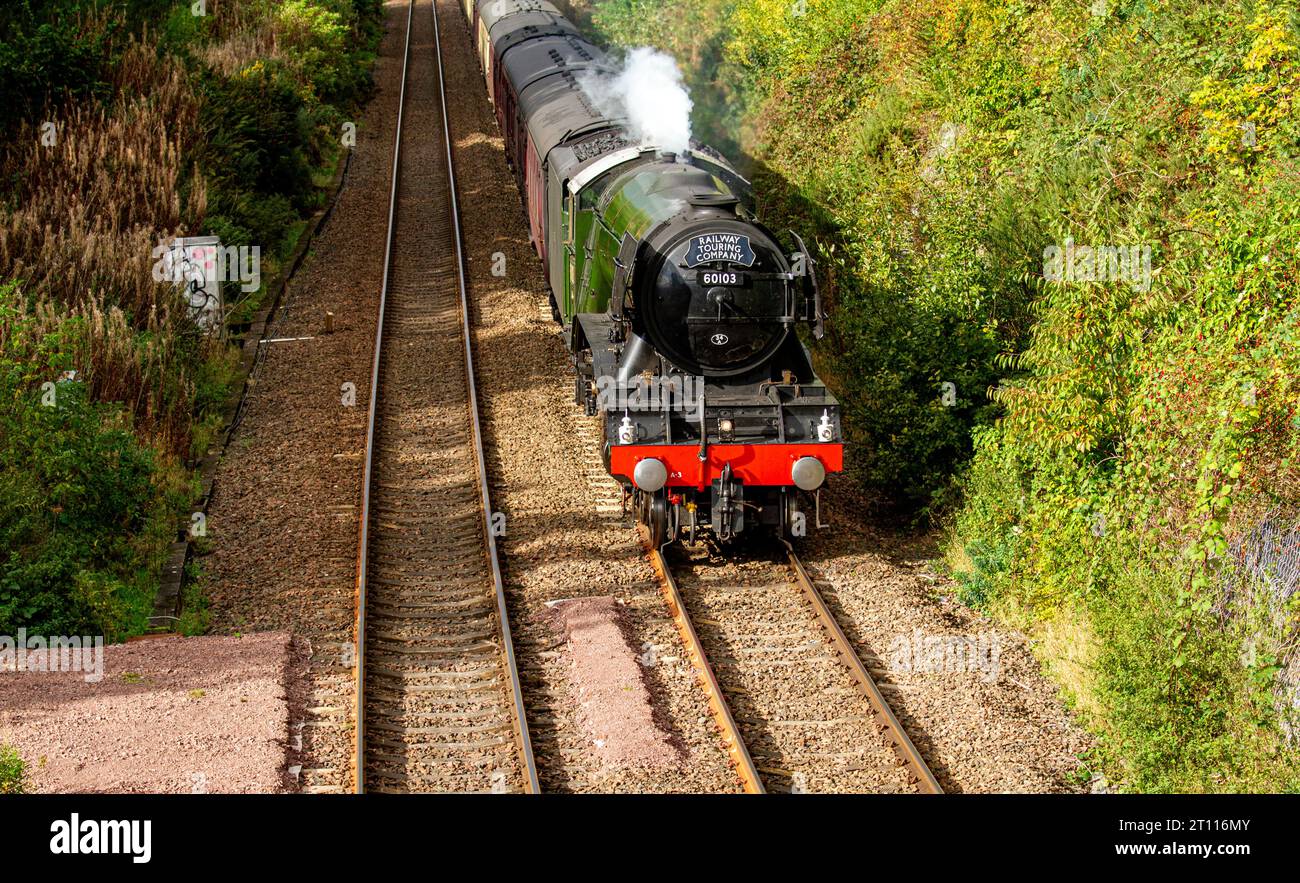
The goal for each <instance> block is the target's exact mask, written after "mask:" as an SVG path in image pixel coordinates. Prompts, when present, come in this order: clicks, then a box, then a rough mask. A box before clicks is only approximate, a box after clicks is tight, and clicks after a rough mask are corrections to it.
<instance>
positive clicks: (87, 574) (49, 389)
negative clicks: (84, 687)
mask: <svg viewBox="0 0 1300 883" xmlns="http://www.w3.org/2000/svg"><path fill="white" fill-rule="evenodd" d="M0 309H3V307H0ZM52 343H57V342H51V341H49V340H48V339H47V341H45V343H44V345H43V346H41V347H39V348H38V347H36V346H30V347H27V348H24V347H22V346H21V344H19V345H13V344H11V346H10V348H9V350H8V351H7V352H4V353H0V550H3V552H0V556H3V557H0V634H13V633H14V632H15V631H16V630H17V629H18V628H20V627H25V628H27V629H29V630H30V631H32V632H35V633H40V634H49V635H76V634H95V635H105V636H108V637H109V638H110V639H111V638H119V637H122V636H125V635H127V634H133V633H137V632H139V631H142V630H143V628H144V625H145V621H146V619H147V616H148V614H149V613H150V612H152V602H153V595H152V586H153V585H154V580H155V579H156V576H155V575H154V574H152V573H151V572H150V570H151V568H152V567H154V566H156V564H157V562H156V561H154V560H152V559H151V558H148V557H146V556H144V555H143V554H142V551H143V550H142V549H141V547H140V545H139V543H138V542H137V541H135V540H134V537H135V536H136V535H137V534H139V533H140V532H142V531H143V530H144V529H145V528H146V526H147V525H148V523H149V521H150V519H151V517H153V518H156V517H157V515H158V511H157V510H158V502H159V501H158V499H157V489H156V488H155V486H154V483H153V479H154V475H155V457H154V453H153V451H152V450H151V449H150V448H148V447H146V446H144V445H143V444H142V443H141V441H140V440H139V439H138V438H137V437H136V436H135V434H134V433H133V432H131V430H130V428H129V426H128V425H125V424H124V422H123V409H122V408H121V407H120V406H117V405H96V404H93V403H91V402H89V401H87V398H86V393H85V389H84V387H83V386H82V384H81V383H79V382H76V381H67V382H59V383H53V382H50V381H48V380H46V381H44V383H45V384H47V385H45V386H43V387H39V388H36V389H33V386H34V385H35V383H37V382H40V378H43V377H49V376H57V375H58V370H57V368H58V365H59V361H60V360H59V354H58V351H57V350H56V349H53V347H52V345H51V344H52Z"/></svg>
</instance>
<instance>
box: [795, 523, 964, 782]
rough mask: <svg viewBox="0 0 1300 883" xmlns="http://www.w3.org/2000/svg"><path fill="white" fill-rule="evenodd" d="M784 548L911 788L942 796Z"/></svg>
mask: <svg viewBox="0 0 1300 883" xmlns="http://www.w3.org/2000/svg"><path fill="white" fill-rule="evenodd" d="M782 543H783V544H784V545H785V553H786V557H787V560H788V561H789V563H790V568H791V570H793V571H794V574H795V582H796V583H798V584H799V588H800V589H801V590H802V591H803V594H804V597H805V598H806V599H807V600H808V603H809V604H811V605H812V608H813V612H814V613H816V614H817V620H818V622H819V623H820V624H821V627H822V629H823V631H825V632H826V634H827V636H828V637H829V638H830V639H831V644H832V645H833V646H834V647H835V652H836V653H837V654H838V655H839V657H840V661H841V662H843V663H844V665H845V667H847V668H848V670H849V672H850V673H851V674H852V675H853V680H854V681H855V682H856V683H857V685H858V690H859V691H860V692H861V693H862V695H863V696H865V697H866V698H867V701H868V702H870V703H871V708H872V710H873V711H874V712H875V716H876V723H877V724H878V725H879V726H880V727H881V728H882V729H883V730H884V733H885V738H886V739H888V740H889V744H890V747H891V748H893V750H894V753H895V754H897V755H898V757H899V759H900V760H901V761H902V762H903V763H904V764H906V765H907V767H908V769H909V770H910V771H911V773H912V777H913V780H914V784H915V785H916V787H917V789H918V790H920V791H921V792H922V793H924V794H942V793H943V788H941V787H940V786H939V781H938V780H937V779H936V778H935V777H934V773H932V772H931V771H930V767H929V765H927V764H926V762H925V758H923V757H922V756H921V752H920V751H918V750H917V748H916V745H914V744H913V743H912V740H911V739H910V738H909V737H908V735H907V731H906V730H904V729H903V725H902V724H901V723H900V722H899V720H898V717H897V716H896V715H895V714H894V711H893V709H891V708H890V707H889V703H888V702H887V701H885V696H884V694H883V693H881V692H880V687H878V686H877V685H876V682H875V681H874V680H872V678H871V674H870V673H869V672H868V671H867V667H866V666H865V665H864V664H863V663H862V659H861V658H859V656H858V654H857V651H856V650H854V649H853V644H852V643H851V642H850V641H849V638H848V636H847V635H845V634H844V630H843V629H842V628H840V624H839V622H838V621H837V620H836V619H835V615H834V614H833V613H832V612H831V609H830V607H828V606H827V605H826V599H824V598H823V597H822V595H821V592H819V591H817V586H816V585H814V584H813V580H812V577H811V576H810V575H809V574H808V571H807V569H805V568H804V566H803V562H802V561H800V560H799V556H798V555H796V554H795V551H794V547H793V546H791V545H790V543H789V542H788V541H786V540H782Z"/></svg>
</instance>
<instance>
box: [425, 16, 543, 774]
mask: <svg viewBox="0 0 1300 883" xmlns="http://www.w3.org/2000/svg"><path fill="white" fill-rule="evenodd" d="M429 8H430V10H431V12H432V15H433V46H434V56H435V60H436V61H437V63H438V97H439V99H440V100H441V102H442V131H443V143H444V144H445V146H446V148H447V178H448V180H449V182H450V187H451V200H450V202H451V219H452V230H453V231H454V233H455V236H456V280H457V284H458V285H459V286H460V321H461V330H462V332H463V337H464V342H465V379H466V385H467V387H468V389H469V413H470V419H471V424H472V427H473V430H474V456H475V459H476V460H477V461H478V480H479V498H480V501H481V503H482V505H483V535H484V536H485V537H486V538H487V556H488V563H489V565H491V568H492V584H493V587H494V588H495V590H496V599H497V617H498V619H499V620H500V623H501V645H502V653H503V655H504V656H505V660H506V667H507V668H508V669H509V671H510V690H511V693H512V694H513V699H514V706H515V741H516V745H517V747H518V749H519V754H520V758H521V760H522V762H523V767H524V771H525V774H526V780H527V781H526V782H525V790H526V791H527V792H528V793H529V794H539V793H541V785H540V784H539V783H538V780H537V761H536V758H534V756H533V743H532V739H531V738H530V736H529V734H528V716H527V714H526V713H525V711H524V693H523V687H522V686H521V684H520V683H519V666H518V664H517V663H516V660H515V649H514V642H513V640H512V638H511V634H510V613H509V611H508V610H507V609H506V591H505V585H504V583H503V581H502V578H501V562H500V559H499V553H498V551H497V541H496V534H495V533H494V532H493V524H492V520H493V519H492V514H493V513H492V496H491V493H490V492H489V490H488V480H487V464H486V460H485V458H484V456H483V426H482V422H481V421H480V420H479V413H478V392H477V390H476V388H475V383H474V346H473V334H472V333H471V331H470V325H469V294H468V293H467V291H466V287H465V249H464V246H463V243H462V242H461V236H460V205H459V201H458V196H457V194H458V191H457V189H456V165H455V162H454V161H453V158H452V150H451V120H450V119H449V118H448V116H447V89H446V81H445V80H444V78H443V69H442V33H441V31H440V29H439V27H438V3H437V0H432V2H430V4H429Z"/></svg>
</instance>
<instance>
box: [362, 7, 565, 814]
mask: <svg viewBox="0 0 1300 883" xmlns="http://www.w3.org/2000/svg"><path fill="white" fill-rule="evenodd" d="M416 2H418V0H411V3H410V5H409V6H408V8H407V19H406V36H405V48H404V50H403V56H402V80H401V88H400V91H399V93H398V109H397V132H396V136H395V141H394V145H393V176H392V184H391V187H390V191H389V205H388V231H387V236H386V240H385V245H384V271H383V279H382V282H381V284H380V293H379V309H378V323H377V326H376V329H375V352H374V362H373V365H372V366H371V377H370V397H369V414H368V418H367V427H366V457H365V470H364V474H363V483H362V499H361V531H360V539H359V549H358V555H357V560H358V565H357V621H356V633H357V669H356V671H357V674H356V677H357V691H356V722H357V724H356V753H355V754H356V759H355V763H356V789H355V790H356V792H357V793H358V794H360V793H364V792H365V789H366V778H365V769H366V765H365V764H366V718H365V683H366V663H365V660H366V584H367V581H368V577H369V539H370V514H371V484H372V481H373V476H374V450H375V434H376V424H377V421H378V415H379V407H378V405H379V386H380V365H381V357H382V350H383V340H384V326H385V318H386V313H387V306H388V301H389V297H388V294H389V275H390V269H391V267H392V258H393V242H394V239H395V238H396V236H395V231H396V217H397V204H398V192H399V188H400V184H399V182H400V179H401V144H402V135H403V117H404V113H405V109H406V83H407V71H408V69H409V65H410V58H411V29H412V21H413V19H414V13H415V4H416ZM430 12H431V15H432V17H433V28H434V61H435V63H436V69H437V75H438V93H439V100H440V103H441V109H442V118H443V122H442V126H443V136H444V143H445V145H446V160H447V180H448V188H449V190H448V195H449V198H448V202H449V204H450V206H451V224H452V230H453V233H454V239H455V244H456V272H457V282H458V288H459V294H460V307H461V336H462V339H463V343H464V347H465V360H466V362H465V365H466V382H467V390H468V408H469V415H470V422H471V427H472V430H473V434H474V451H475V459H476V463H477V468H478V474H479V491H480V503H481V505H482V510H483V532H484V537H485V549H486V550H487V557H488V563H489V565H490V567H491V571H492V578H493V583H494V587H495V597H496V609H497V614H498V620H499V622H500V628H501V636H502V650H503V653H502V655H503V659H504V662H505V664H506V667H507V669H508V671H509V676H510V681H511V689H512V692H513V710H514V718H515V720H514V736H515V742H516V748H517V750H518V751H519V754H520V760H521V766H522V767H523V769H524V771H525V782H524V788H525V790H526V791H527V792H528V793H533V794H535V793H538V792H539V791H540V786H539V783H538V778H537V767H536V762H535V760H534V757H533V750H532V743H531V741H530V738H529V734H528V719H527V717H526V714H525V711H524V704H523V691H522V687H521V685H520V679H519V669H518V666H517V664H516V660H515V655H514V645H513V641H512V638H511V631H510V620H509V615H508V611H507V609H506V601H505V589H504V585H503V582H502V577H501V568H500V562H499V554H498V550H497V545H496V539H495V537H494V535H493V533H492V507H491V499H490V497H489V494H488V485H487V469H486V464H485V458H484V453H483V433H482V426H481V423H480V419H479V412H478V396H477V391H476V389H475V383H474V363H473V352H472V343H471V335H470V326H469V302H468V293H467V290H466V283H465V255H464V245H463V242H462V239H461V233H460V212H459V207H458V203H457V190H456V174H455V168H454V166H453V164H452V150H451V131H450V122H449V120H448V117H447V96H446V88H445V82H444V78H443V65H442V43H441V39H440V35H439V28H438V9H437V3H436V2H431V3H430Z"/></svg>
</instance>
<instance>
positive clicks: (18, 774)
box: [0, 743, 27, 794]
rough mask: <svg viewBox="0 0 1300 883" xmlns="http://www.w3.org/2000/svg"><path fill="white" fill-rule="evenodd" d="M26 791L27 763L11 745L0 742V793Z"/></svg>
mask: <svg viewBox="0 0 1300 883" xmlns="http://www.w3.org/2000/svg"><path fill="white" fill-rule="evenodd" d="M26 791H27V764H25V763H24V762H23V759H22V757H21V756H20V755H19V754H18V750H17V749H16V748H14V747H13V746H12V745H8V744H3V743H0V794H24V793H26Z"/></svg>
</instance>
